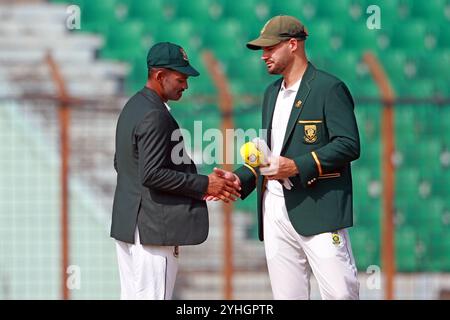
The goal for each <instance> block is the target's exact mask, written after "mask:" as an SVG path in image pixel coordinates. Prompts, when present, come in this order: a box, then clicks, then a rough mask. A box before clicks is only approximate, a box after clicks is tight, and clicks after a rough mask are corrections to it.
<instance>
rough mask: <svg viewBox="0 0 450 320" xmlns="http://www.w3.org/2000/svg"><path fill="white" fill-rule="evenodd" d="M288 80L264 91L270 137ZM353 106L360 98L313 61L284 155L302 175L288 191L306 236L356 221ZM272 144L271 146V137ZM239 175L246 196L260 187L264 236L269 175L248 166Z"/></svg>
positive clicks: (356, 154) (297, 224) (293, 213)
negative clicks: (279, 97)
mask: <svg viewBox="0 0 450 320" xmlns="http://www.w3.org/2000/svg"><path fill="white" fill-rule="evenodd" d="M282 81H283V79H282V78H281V79H278V80H277V81H275V82H273V83H272V84H270V85H269V86H268V87H267V89H266V92H265V94H264V100H263V108H262V129H267V137H270V136H271V132H270V129H271V123H272V116H273V111H274V108H275V103H276V99H277V95H278V91H279V89H280V86H281V83H282ZM353 109H354V102H353V99H352V96H351V94H350V92H349V90H348V88H347V87H346V85H345V84H344V83H343V82H342V81H341V80H339V79H337V78H336V77H334V76H332V75H330V74H328V73H326V72H323V71H321V70H317V69H316V68H315V67H314V66H313V65H312V64H311V63H308V67H307V69H306V71H305V74H304V75H303V78H302V81H301V84H300V88H299V90H298V92H297V96H296V98H295V102H294V105H293V106H292V111H291V115H290V118H289V122H288V125H287V129H286V135H285V137H284V142H283V147H282V150H281V156H283V157H287V158H290V159H293V160H294V162H295V163H296V165H297V167H298V170H299V174H297V175H296V176H293V177H291V178H290V179H291V181H292V183H293V184H294V186H293V188H292V189H291V190H286V189H283V191H284V196H285V201H286V207H287V210H288V213H289V218H290V220H291V223H292V225H293V226H294V228H295V230H296V231H297V232H298V233H299V234H301V235H303V236H312V235H316V234H319V233H324V232H329V231H334V230H338V229H342V228H347V227H351V226H352V225H353V208H352V177H351V169H350V162H351V161H353V160H356V159H358V158H359V154H360V146H359V134H358V127H357V124H356V119H355V115H354V111H353ZM267 143H268V145H269V147H270V139H267ZM235 173H236V174H237V175H238V176H239V178H240V180H241V183H242V190H241V195H242V196H241V198H242V199H245V198H246V197H247V196H248V195H249V194H250V193H251V192H252V191H253V190H254V189H255V187H256V189H257V192H258V206H257V207H258V230H259V232H258V234H259V239H260V240H263V239H264V236H263V225H262V224H263V219H262V195H263V194H264V191H265V186H266V181H265V178H264V177H263V176H258V170H250V168H249V167H248V166H242V167H240V168H239V169H237V170H236V171H235ZM255 174H256V175H257V176H258V177H257V179H255Z"/></svg>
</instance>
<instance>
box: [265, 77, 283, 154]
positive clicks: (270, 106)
mask: <svg viewBox="0 0 450 320" xmlns="http://www.w3.org/2000/svg"><path fill="white" fill-rule="evenodd" d="M282 82H283V79H279V80H278V81H276V82H275V83H274V84H273V86H272V88H271V91H270V93H269V96H268V98H267V104H266V110H265V115H266V117H265V121H264V123H263V125H264V127H263V129H267V131H266V132H267V137H265V138H266V142H267V145H268V146H269V148H271V144H272V139H271V131H272V117H273V112H274V110H275V104H276V102H277V96H278V91H280V87H281V83H282Z"/></svg>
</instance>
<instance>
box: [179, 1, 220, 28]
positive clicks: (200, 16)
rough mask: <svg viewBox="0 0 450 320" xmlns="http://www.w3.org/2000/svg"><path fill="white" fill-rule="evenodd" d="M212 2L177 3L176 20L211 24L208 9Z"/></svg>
mask: <svg viewBox="0 0 450 320" xmlns="http://www.w3.org/2000/svg"><path fill="white" fill-rule="evenodd" d="M211 5H212V1H210V0H196V1H177V2H176V3H175V7H176V18H177V19H179V18H183V19H192V20H195V21H196V22H201V23H205V24H207V23H213V20H212V18H211V13H210V8H211Z"/></svg>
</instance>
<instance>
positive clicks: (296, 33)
mask: <svg viewBox="0 0 450 320" xmlns="http://www.w3.org/2000/svg"><path fill="white" fill-rule="evenodd" d="M307 36H308V32H307V31H306V29H305V26H304V25H303V24H302V23H301V22H300V21H299V20H298V19H296V18H294V17H291V16H284V15H280V16H276V17H273V18H272V19H270V20H269V21H267V22H266V24H265V25H264V27H263V28H262V30H261V33H260V35H259V37H258V38H257V39H255V40H253V41H250V42H249V43H247V48H249V49H252V50H259V49H261V48H262V47H270V46H274V45H276V44H278V43H280V42H281V41H284V40H289V39H291V38H295V39H298V40H305V39H306V37H307Z"/></svg>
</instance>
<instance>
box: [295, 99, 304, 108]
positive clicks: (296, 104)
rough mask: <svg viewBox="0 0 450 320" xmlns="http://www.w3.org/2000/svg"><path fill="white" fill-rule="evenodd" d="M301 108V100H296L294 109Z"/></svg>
mask: <svg viewBox="0 0 450 320" xmlns="http://www.w3.org/2000/svg"><path fill="white" fill-rule="evenodd" d="M301 106H302V100H298V101H297V102H296V103H295V107H296V108H300V107H301Z"/></svg>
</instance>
